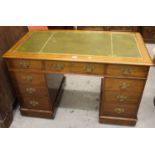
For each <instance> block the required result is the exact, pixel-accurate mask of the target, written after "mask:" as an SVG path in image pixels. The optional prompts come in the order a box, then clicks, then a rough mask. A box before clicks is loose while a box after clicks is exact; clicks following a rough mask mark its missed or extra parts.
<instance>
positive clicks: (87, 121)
mask: <svg viewBox="0 0 155 155" xmlns="http://www.w3.org/2000/svg"><path fill="white" fill-rule="evenodd" d="M146 46H147V48H148V50H149V52H150V55H151V56H152V57H153V53H155V44H147V45H146ZM66 77H67V79H66V85H65V91H64V93H63V96H62V99H61V103H60V107H59V108H58V111H57V114H56V117H55V119H42V118H32V117H24V116H21V114H20V112H19V108H17V109H16V110H15V112H14V121H13V123H12V125H11V127H12V128H108V127H110V128H116V127H118V128H120V127H121V128H122V127H123V128H124V127H128V126H119V125H107V124H99V123H98V109H99V94H100V84H101V77H95V76H92V77H90V76H77V75H76V76H75V75H66ZM154 77H155V68H154V67H152V68H151V69H150V73H149V77H148V81H147V84H146V86H145V91H144V94H143V98H142V101H141V104H140V108H139V112H138V122H137V124H136V126H135V127H136V128H142V127H146V128H153V127H155V107H154V104H153V99H154V97H155V87H154V83H155V78H154Z"/></svg>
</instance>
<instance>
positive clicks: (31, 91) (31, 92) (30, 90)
mask: <svg viewBox="0 0 155 155" xmlns="http://www.w3.org/2000/svg"><path fill="white" fill-rule="evenodd" d="M26 92H27V93H29V94H30V95H32V94H34V93H35V92H36V89H35V88H26Z"/></svg>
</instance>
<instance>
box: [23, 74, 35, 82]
mask: <svg viewBox="0 0 155 155" xmlns="http://www.w3.org/2000/svg"><path fill="white" fill-rule="evenodd" d="M23 80H24V81H29V82H31V81H32V80H33V78H32V76H29V75H28V76H24V77H23Z"/></svg>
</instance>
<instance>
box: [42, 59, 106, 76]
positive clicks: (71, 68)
mask: <svg viewBox="0 0 155 155" xmlns="http://www.w3.org/2000/svg"><path fill="white" fill-rule="evenodd" d="M45 68H46V71H49V72H54V73H77V74H94V75H103V74H104V65H102V64H94V63H80V62H78V63H76V62H75V63H72V62H59V61H52V62H50V61H47V62H45Z"/></svg>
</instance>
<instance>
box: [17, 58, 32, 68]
mask: <svg viewBox="0 0 155 155" xmlns="http://www.w3.org/2000/svg"><path fill="white" fill-rule="evenodd" d="M19 65H20V66H21V68H24V69H28V68H30V63H29V62H28V61H24V60H22V61H20V63H19Z"/></svg>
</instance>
